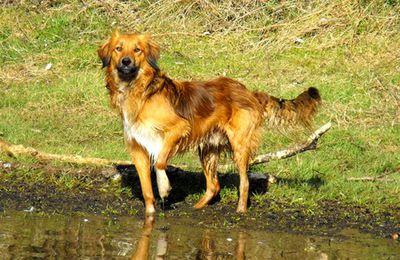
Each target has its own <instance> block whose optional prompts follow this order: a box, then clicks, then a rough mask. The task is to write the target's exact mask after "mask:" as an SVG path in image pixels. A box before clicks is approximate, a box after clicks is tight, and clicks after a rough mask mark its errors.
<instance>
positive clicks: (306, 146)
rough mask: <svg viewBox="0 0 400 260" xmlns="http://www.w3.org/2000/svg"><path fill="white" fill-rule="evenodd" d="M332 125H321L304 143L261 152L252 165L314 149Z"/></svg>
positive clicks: (231, 165) (226, 167)
mask: <svg viewBox="0 0 400 260" xmlns="http://www.w3.org/2000/svg"><path fill="white" fill-rule="evenodd" d="M331 127H332V123H331V122H329V123H326V124H325V125H323V126H321V127H320V128H318V129H317V130H316V131H315V132H314V133H312V134H311V135H310V136H309V137H308V139H307V141H305V142H304V143H302V144H299V145H295V146H293V147H290V148H287V149H284V150H280V151H276V152H272V153H267V154H261V155H258V156H256V157H255V158H254V159H253V160H252V161H251V162H250V164H249V165H250V166H253V165H257V164H261V163H266V162H269V161H271V160H280V159H286V158H289V157H292V156H294V155H296V154H299V153H302V152H305V151H308V150H314V149H316V148H317V142H318V139H319V138H320V137H321V136H322V135H323V134H325V133H326V132H327V131H328V130H329V129H330V128H331ZM231 167H233V164H225V165H220V166H219V168H220V169H222V170H224V169H229V168H231Z"/></svg>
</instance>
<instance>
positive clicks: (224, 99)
mask: <svg viewBox="0 0 400 260" xmlns="http://www.w3.org/2000/svg"><path fill="white" fill-rule="evenodd" d="M98 54H99V56H100V58H101V60H102V61H103V67H105V68H106V82H107V88H108V90H109V94H110V99H111V105H112V107H114V108H115V109H116V110H117V111H118V113H119V115H120V116H121V119H122V121H123V125H124V133H125V140H126V143H127V146H128V150H129V152H130V155H131V157H132V160H133V162H134V164H135V166H136V169H137V171H138V174H139V178H140V183H141V187H142V192H143V197H144V202H145V206H146V214H153V213H154V212H155V209H154V201H155V200H154V195H153V190H152V185H151V178H150V168H151V163H152V162H153V163H154V166H155V170H156V174H157V184H158V189H159V193H160V196H161V198H164V197H166V196H168V194H169V191H170V189H171V187H170V184H169V181H168V177H167V175H166V174H165V169H166V167H167V163H168V160H169V159H170V158H171V157H172V156H173V155H175V154H176V153H179V152H183V151H186V150H188V149H190V148H197V149H198V153H199V157H200V161H201V165H202V167H203V170H204V175H205V177H206V182H207V190H206V192H205V194H204V196H203V197H202V198H201V199H200V201H199V202H197V204H196V205H195V208H202V207H205V206H206V205H207V204H208V203H209V202H210V200H211V199H212V198H213V197H215V196H216V195H217V194H218V192H219V190H220V186H219V183H218V177H217V165H218V158H219V155H220V153H221V152H232V154H233V159H234V161H235V163H236V165H237V167H238V169H239V174H240V187H239V191H240V196H239V203H238V206H237V212H246V210H247V199H248V191H249V181H248V176H247V169H248V164H249V160H250V158H251V156H252V154H253V153H254V151H255V149H256V148H257V146H258V144H259V141H260V132H261V126H262V124H263V122H264V119H267V120H269V121H271V122H273V123H280V122H281V121H285V122H290V123H292V122H293V123H294V122H302V123H305V124H307V123H308V122H309V121H310V120H311V118H312V115H313V114H314V113H315V111H316V108H317V104H318V103H319V101H320V96H319V93H318V90H317V89H315V88H309V89H308V90H307V91H305V92H303V93H302V94H301V95H300V96H298V97H297V98H296V99H294V100H283V99H278V98H275V97H272V96H269V95H267V94H265V93H261V92H251V91H249V90H248V89H246V87H245V86H244V85H243V84H241V83H240V82H238V81H235V80H233V79H230V78H225V77H220V78H217V79H213V80H210V81H176V80H173V79H170V78H169V77H168V76H166V75H165V74H164V73H162V72H161V71H160V69H159V68H158V66H157V59H158V58H159V47H158V45H157V44H155V43H154V42H153V41H152V40H151V39H150V37H149V36H147V35H140V34H120V33H119V32H118V31H116V32H114V33H113V35H112V37H111V38H110V39H109V40H108V41H107V42H106V43H105V44H104V45H103V46H102V47H101V48H99V50H98Z"/></svg>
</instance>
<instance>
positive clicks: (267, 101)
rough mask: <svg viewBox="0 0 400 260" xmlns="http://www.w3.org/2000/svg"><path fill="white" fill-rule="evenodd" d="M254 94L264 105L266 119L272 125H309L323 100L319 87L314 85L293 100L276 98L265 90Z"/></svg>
mask: <svg viewBox="0 0 400 260" xmlns="http://www.w3.org/2000/svg"><path fill="white" fill-rule="evenodd" d="M254 96H255V97H256V98H257V99H258V101H259V102H260V104H261V105H262V106H263V107H264V117H265V119H266V120H268V121H269V123H271V124H272V125H282V124H286V125H288V124H302V125H304V126H307V127H309V126H310V123H311V121H312V119H313V116H314V114H315V113H316V112H317V107H318V104H319V103H320V102H321V97H320V95H319V91H318V89H316V88H313V87H311V88H309V89H308V90H306V91H304V92H303V93H301V94H300V95H299V96H298V97H296V98H295V99H291V100H286V99H281V98H276V97H273V96H270V95H268V94H266V93H263V92H254Z"/></svg>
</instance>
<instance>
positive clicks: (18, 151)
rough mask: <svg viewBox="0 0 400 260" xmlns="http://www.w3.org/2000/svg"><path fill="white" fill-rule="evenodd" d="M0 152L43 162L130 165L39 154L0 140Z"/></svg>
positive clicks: (119, 161) (73, 156)
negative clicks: (29, 157)
mask: <svg viewBox="0 0 400 260" xmlns="http://www.w3.org/2000/svg"><path fill="white" fill-rule="evenodd" d="M0 150H3V151H4V152H6V153H7V154H8V155H10V156H13V157H18V156H21V155H25V156H31V157H34V158H36V159H38V160H44V161H54V160H55V161H62V162H67V163H75V164H92V165H98V166H112V165H118V164H131V162H130V161H121V160H107V159H100V158H90V157H89V158H88V157H82V156H79V155H64V154H52V153H45V152H40V151H38V150H36V149H35V148H32V147H25V146H23V145H13V144H9V143H7V142H5V141H4V140H1V139H0Z"/></svg>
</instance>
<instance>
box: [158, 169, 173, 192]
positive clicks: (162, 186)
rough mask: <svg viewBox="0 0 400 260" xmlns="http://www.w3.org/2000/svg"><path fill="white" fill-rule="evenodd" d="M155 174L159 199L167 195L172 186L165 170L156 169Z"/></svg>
mask: <svg viewBox="0 0 400 260" xmlns="http://www.w3.org/2000/svg"><path fill="white" fill-rule="evenodd" d="M156 175H157V187H158V193H159V194H160V197H161V199H164V198H166V197H168V195H169V193H170V191H171V189H172V187H171V184H170V183H169V179H168V176H167V174H166V173H165V170H157V169H156Z"/></svg>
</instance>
